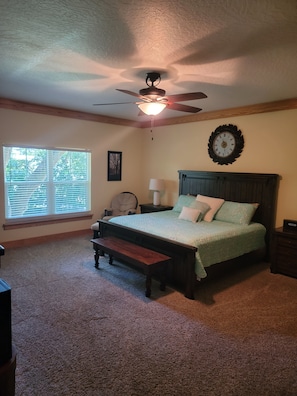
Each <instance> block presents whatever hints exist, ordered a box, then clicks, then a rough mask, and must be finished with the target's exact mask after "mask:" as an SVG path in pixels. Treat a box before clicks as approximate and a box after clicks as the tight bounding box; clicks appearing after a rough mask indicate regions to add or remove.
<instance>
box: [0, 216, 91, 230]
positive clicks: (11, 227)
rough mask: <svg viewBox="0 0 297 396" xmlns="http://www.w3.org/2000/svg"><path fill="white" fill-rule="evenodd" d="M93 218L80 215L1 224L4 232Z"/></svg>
mask: <svg viewBox="0 0 297 396" xmlns="http://www.w3.org/2000/svg"><path fill="white" fill-rule="evenodd" d="M92 217H93V215H92V214H90V213H88V214H80V215H72V216H71V215H69V216H63V217H57V218H48V219H34V220H13V221H11V222H8V223H5V224H3V229H4V230H14V229H17V228H27V227H38V226H43V225H49V224H58V223H66V222H69V221H79V220H88V219H91V218H92Z"/></svg>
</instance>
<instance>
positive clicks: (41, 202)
mask: <svg viewBox="0 0 297 396" xmlns="http://www.w3.org/2000/svg"><path fill="white" fill-rule="evenodd" d="M3 158H4V183H5V218H6V219H7V220H9V219H28V218H36V217H38V218H40V216H47V217H49V218H53V217H55V218H56V217H57V216H61V215H65V214H77V213H82V212H88V211H89V210H90V206H91V205H90V201H91V199H90V190H91V177H90V158H91V154H90V153H89V152H86V151H74V150H62V149H53V150H48V149H44V148H28V147H10V146H6V147H3Z"/></svg>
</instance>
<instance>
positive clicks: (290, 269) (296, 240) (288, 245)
mask: <svg viewBox="0 0 297 396" xmlns="http://www.w3.org/2000/svg"><path fill="white" fill-rule="evenodd" d="M271 271H272V272H275V273H280V274H284V275H289V276H293V277H295V278H297V235H296V234H293V233H288V232H284V231H283V229H282V228H281V229H277V230H276V231H275V234H274V240H273V255H272V265H271Z"/></svg>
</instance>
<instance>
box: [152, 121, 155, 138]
mask: <svg viewBox="0 0 297 396" xmlns="http://www.w3.org/2000/svg"><path fill="white" fill-rule="evenodd" d="M154 121H155V119H154V116H151V137H152V140H154V135H153V127H154Z"/></svg>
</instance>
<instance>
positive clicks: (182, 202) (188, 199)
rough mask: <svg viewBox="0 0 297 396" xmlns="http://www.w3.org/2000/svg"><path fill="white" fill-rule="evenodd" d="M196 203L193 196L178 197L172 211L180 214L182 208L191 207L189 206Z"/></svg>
mask: <svg viewBox="0 0 297 396" xmlns="http://www.w3.org/2000/svg"><path fill="white" fill-rule="evenodd" d="M195 201H196V197H194V195H180V196H179V197H178V200H177V202H176V204H175V205H174V207H173V209H172V210H174V211H175V212H181V211H182V209H183V206H191V204H192V203H193V202H194V203H195Z"/></svg>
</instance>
